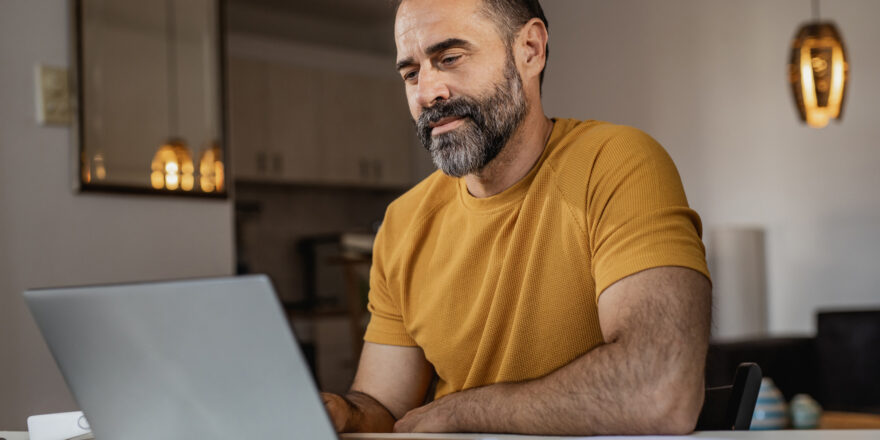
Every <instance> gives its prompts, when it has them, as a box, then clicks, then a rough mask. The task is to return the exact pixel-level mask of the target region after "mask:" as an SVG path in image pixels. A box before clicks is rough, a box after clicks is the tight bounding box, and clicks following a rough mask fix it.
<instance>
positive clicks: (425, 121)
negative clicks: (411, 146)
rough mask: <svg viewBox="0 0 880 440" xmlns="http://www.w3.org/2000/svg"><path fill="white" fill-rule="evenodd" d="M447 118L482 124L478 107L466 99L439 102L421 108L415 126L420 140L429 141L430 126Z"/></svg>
mask: <svg viewBox="0 0 880 440" xmlns="http://www.w3.org/2000/svg"><path fill="white" fill-rule="evenodd" d="M447 117H459V118H469V119H471V120H472V121H474V122H475V123H476V124H477V125H481V124H482V122H483V119H484V118H483V112H481V111H480V105H479V104H478V103H477V102H476V101H474V100H471V99H469V98H467V97H464V96H459V97H456V98H452V99H449V100H444V101H440V102H438V103H437V104H434V106H432V107H424V108H422V114H421V115H419V119H418V121H416V126H417V127H418V131H419V136H420V137H421V138H422V139H431V130H433V129H432V128H431V124H434V123H436V122H438V121H440V120H441V119H443V118H447Z"/></svg>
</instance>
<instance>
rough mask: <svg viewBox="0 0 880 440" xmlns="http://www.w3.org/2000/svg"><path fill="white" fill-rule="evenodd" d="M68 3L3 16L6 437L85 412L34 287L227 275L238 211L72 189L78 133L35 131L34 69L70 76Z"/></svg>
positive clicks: (11, 5) (6, 5)
mask: <svg viewBox="0 0 880 440" xmlns="http://www.w3.org/2000/svg"><path fill="white" fill-rule="evenodd" d="M68 3H69V2H66V1H57V0H3V1H2V12H0V430H5V429H22V430H23V429H26V417H27V416H28V415H31V414H40V413H46V412H58V411H66V410H73V409H75V408H76V405H75V404H74V402H73V400H72V398H71V396H70V395H69V393H68V392H67V389H66V387H65V385H64V382H63V380H62V378H61V375H60V374H59V372H58V371H57V368H56V367H55V363H54V362H53V360H52V358H51V356H50V354H49V352H48V350H47V349H46V347H45V345H44V344H43V342H42V339H41V337H40V336H39V332H38V330H37V329H36V327H35V325H34V323H33V321H32V319H31V317H30V315H29V314H28V312H27V310H26V308H25V305H24V303H23V301H22V300H21V292H22V291H23V290H24V289H26V288H29V287H37V286H59V285H72V284H84V283H107V282H117V281H132V280H148V279H161V278H182V277H195V276H212V275H227V274H231V273H232V270H233V245H232V209H231V203H230V202H228V201H217V200H195V199H177V198H173V199H172V198H158V197H147V196H124V195H80V194H75V193H74V192H73V191H72V190H71V184H70V182H71V179H72V178H71V175H70V168H71V167H70V162H69V161H70V160H71V152H72V151H73V150H74V148H75V144H74V143H73V142H72V140H71V137H70V135H71V133H70V130H69V129H67V128H57V127H41V126H39V125H37V123H36V122H35V117H34V114H35V109H34V107H35V104H34V101H35V98H34V96H35V95H34V93H35V92H34V79H33V76H34V73H33V70H34V66H35V65H37V64H50V65H57V66H67V65H68V59H69V57H71V56H72V55H71V54H70V53H69V50H68V47H69V44H70V36H69V23H68V11H67V7H68V6H67V4H68Z"/></svg>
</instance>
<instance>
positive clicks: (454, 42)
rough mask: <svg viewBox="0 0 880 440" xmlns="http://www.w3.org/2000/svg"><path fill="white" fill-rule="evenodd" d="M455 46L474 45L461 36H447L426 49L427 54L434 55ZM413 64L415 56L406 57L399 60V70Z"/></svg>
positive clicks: (467, 47) (466, 46)
mask: <svg viewBox="0 0 880 440" xmlns="http://www.w3.org/2000/svg"><path fill="white" fill-rule="evenodd" d="M453 47H461V48H464V49H470V48H471V47H473V45H472V44H471V43H470V42H469V41H467V40H462V39H461V38H447V39H445V40H443V41H440V42H438V43H434V44H432V45H430V46H428V48H427V49H425V54H426V55H428V56H429V57H430V56H434V55H435V54H437V53H438V52H443V51H444V50H446V49H449V48H453ZM413 64H415V59H413V57H407V58H404V59H402V60H400V61H398V62H397V70H400V69H403V68H404V67H408V66H411V65H413Z"/></svg>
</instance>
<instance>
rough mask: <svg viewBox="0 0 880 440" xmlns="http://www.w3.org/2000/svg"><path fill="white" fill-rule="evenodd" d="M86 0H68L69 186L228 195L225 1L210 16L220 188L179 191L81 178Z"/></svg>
mask: <svg viewBox="0 0 880 440" xmlns="http://www.w3.org/2000/svg"><path fill="white" fill-rule="evenodd" d="M85 1H88V0H70V3H69V5H70V6H69V7H70V14H69V16H70V17H71V21H72V22H71V27H70V28H71V31H72V32H73V36H72V38H71V39H70V41H71V42H72V44H73V47H71V52H70V53H72V54H73V57H72V59H71V64H72V66H71V68H70V79H69V81H70V83H71V90H74V91H75V94H73V96H71V97H70V102H71V104H72V106H73V117H74V119H75V121H74V122H73V123H72V125H71V128H72V130H71V132H72V141H73V142H74V143H75V144H76V148H75V150H74V151H73V154H72V156H73V157H72V160H71V162H72V168H73V169H72V172H73V176H72V178H73V186H74V189H75V190H76V191H77V192H79V193H117V194H118V193H126V194H145V195H162V196H173V197H187V198H193V197H195V198H200V199H206V198H207V199H224V200H225V199H227V198H229V197H230V193H231V192H232V189H231V187H230V184H231V183H232V181H233V179H232V177H231V176H232V171H233V170H232V168H233V167H232V165H231V162H232V161H231V157H232V154H231V153H230V147H229V143H228V142H227V140H228V139H229V131H228V130H229V124H228V122H227V119H228V109H227V96H226V76H227V75H226V31H225V23H226V1H225V0H213V1H214V3H215V6H216V7H215V11H216V17H215V20H214V23H215V26H216V36H217V38H216V40H217V41H216V45H217V52H218V53H217V58H216V60H217V66H216V67H217V98H218V99H217V103H218V105H219V106H220V108H219V109H218V121H217V122H218V127H219V130H218V137H219V139H218V143H219V145H220V146H221V152H222V157H223V167H224V173H223V185H224V186H223V190H222V191H218V192H210V193H207V192H202V191H179V190H167V189H155V188H152V187H150V186H149V185H144V186H135V185H125V184H94V183H88V182H85V181H84V180H83V177H82V176H83V171H84V170H83V169H84V165H85V164H84V159H83V158H84V157H85V150H86V145H85V133H84V131H85V130H84V127H85V112H84V109H85V105H86V103H87V101H88V99H87V97H86V96H84V93H83V92H84V86H83V81H82V78H83V68H84V66H83V64H84V63H83V32H82V30H83V2H85Z"/></svg>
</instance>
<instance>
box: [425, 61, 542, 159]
mask: <svg viewBox="0 0 880 440" xmlns="http://www.w3.org/2000/svg"><path fill="white" fill-rule="evenodd" d="M527 110H528V105H527V103H526V100H525V96H524V95H523V90H522V79H521V78H520V76H519V72H517V71H516V66H515V65H514V64H513V57H512V56H509V57H508V62H507V67H506V68H505V72H504V80H503V81H501V82H500V83H499V84H497V85H496V86H495V90H494V93H492V94H491V95H490V96H488V97H486V98H481V99H474V98H471V97H468V96H456V97H454V98H451V99H448V100H443V101H439V102H437V103H436V104H435V105H434V106H432V107H428V108H424V109H423V110H422V114H421V115H419V119H418V121H417V122H416V128H417V131H418V134H419V140H421V141H422V145H423V146H424V147H425V148H426V149H427V150H428V151H429V152H430V153H431V159H432V160H433V161H434V165H436V166H437V168H439V169H440V170H441V171H443V172H444V173H446V174H447V175H449V176H452V177H462V176H464V175H466V174H470V173H473V172H476V171H479V170H482V169H483V168H484V167H485V166H486V165H488V164H489V162H491V161H492V160H493V159H495V157H496V156H498V153H500V152H501V150H503V149H504V146H505V145H507V142H508V141H509V140H510V138H511V137H512V136H513V134H514V133H515V132H516V129H517V128H518V127H519V126H520V124H521V123H522V121H523V119H525V116H526V112H527ZM449 116H456V117H463V118H464V124H462V125H461V126H459V127H458V128H456V129H454V130H452V131H448V132H446V133H442V134H439V135H437V136H431V130H432V128H431V125H430V124H432V123H435V122H437V121H439V120H441V119H443V118H446V117H449Z"/></svg>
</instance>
